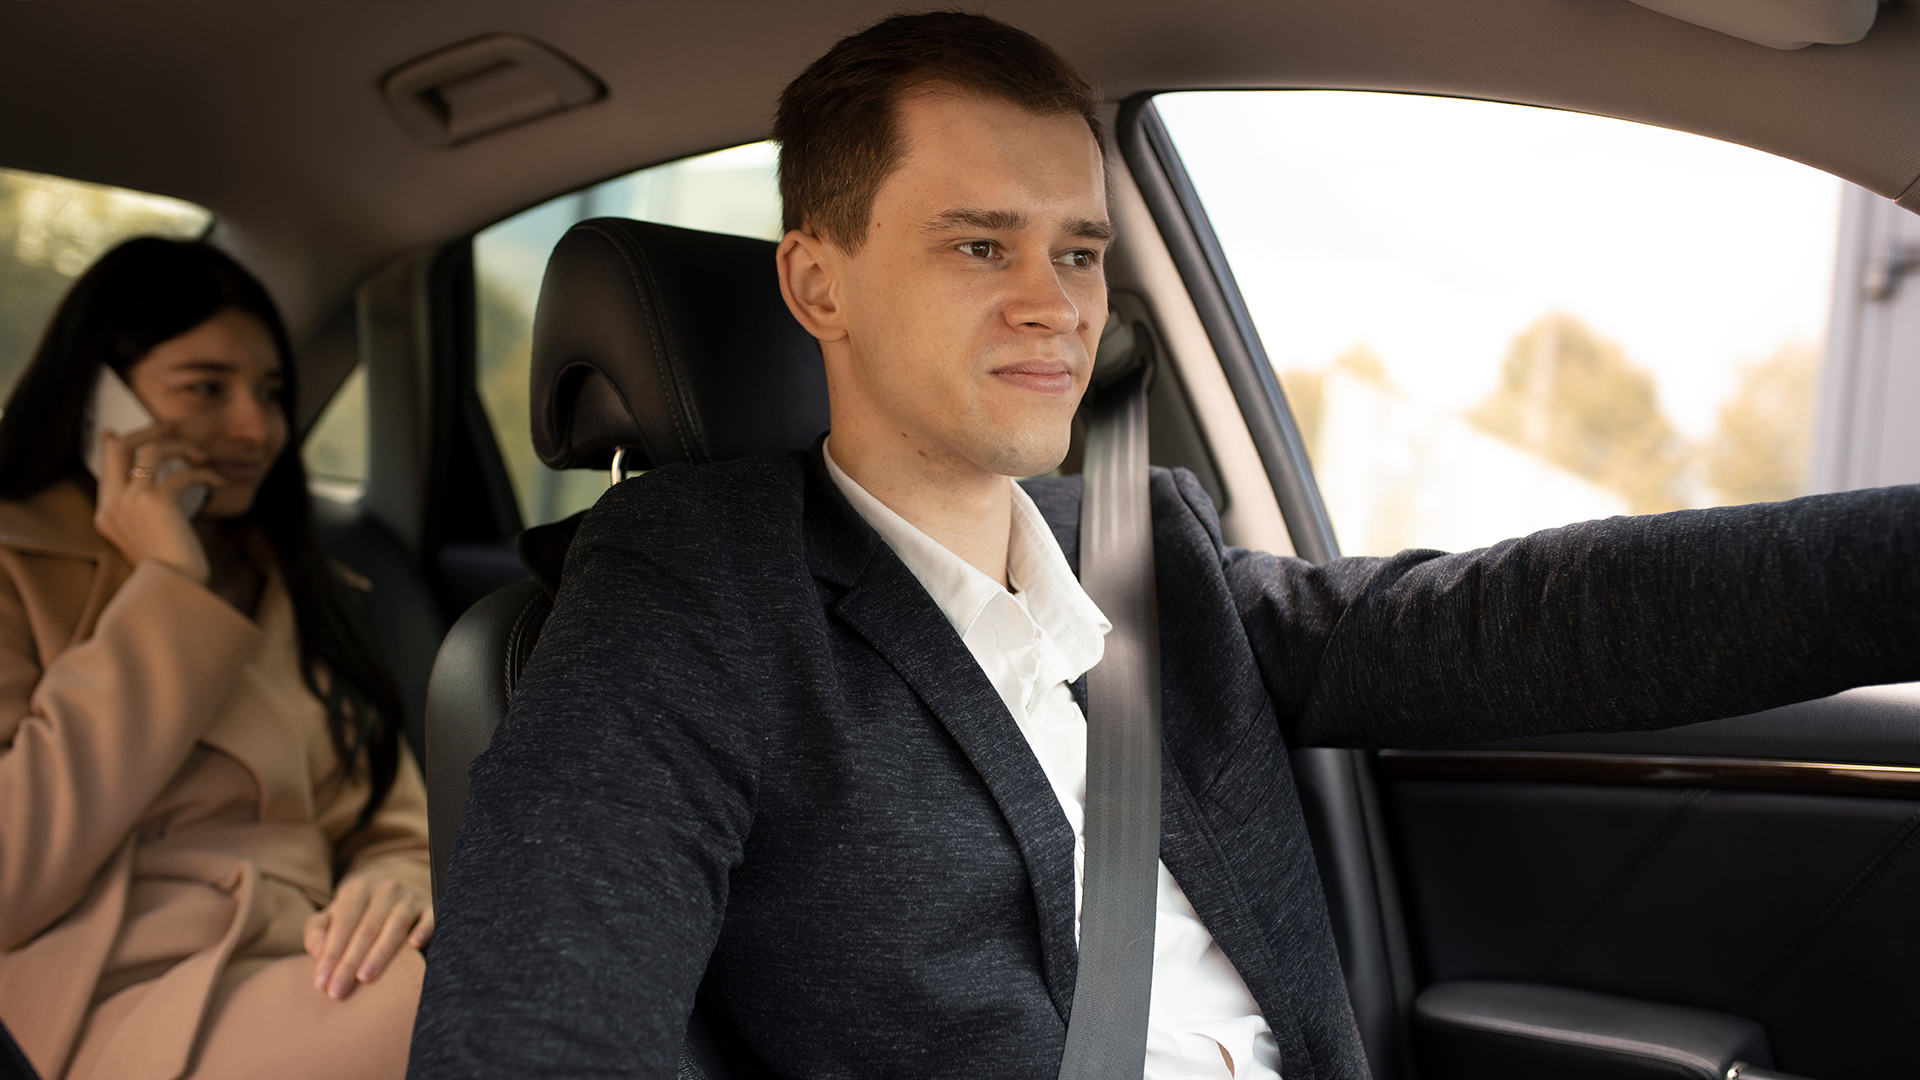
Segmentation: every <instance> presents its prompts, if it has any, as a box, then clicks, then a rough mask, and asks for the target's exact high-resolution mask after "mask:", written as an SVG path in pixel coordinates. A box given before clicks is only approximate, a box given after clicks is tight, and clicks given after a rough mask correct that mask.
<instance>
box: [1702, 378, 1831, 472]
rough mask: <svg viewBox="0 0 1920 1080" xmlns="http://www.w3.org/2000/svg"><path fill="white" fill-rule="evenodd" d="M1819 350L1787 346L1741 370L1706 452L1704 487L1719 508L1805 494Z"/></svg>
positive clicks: (1721, 407) (1723, 405)
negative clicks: (1709, 489) (1718, 502)
mask: <svg viewBox="0 0 1920 1080" xmlns="http://www.w3.org/2000/svg"><path fill="white" fill-rule="evenodd" d="M1819 367H1820V353H1819V350H1817V349H1814V348H1813V347H1811V346H1809V345H1806V344H1803V343H1801V342H1789V343H1787V344H1785V345H1782V346H1781V347H1780V348H1779V349H1777V350H1775V352H1774V354H1773V355H1772V356H1769V357H1767V358H1766V359H1765V360H1762V361H1760V362H1758V363H1754V364H1748V365H1745V366H1743V367H1742V368H1741V369H1740V384H1739V386H1738V387H1736V388H1735V389H1734V392H1733V395H1732V396H1731V397H1729V398H1727V400H1726V401H1725V402H1724V403H1723V404H1722V405H1721V406H1720V423H1719V430H1718V431H1717V432H1716V433H1715V435H1714V438H1713V441H1712V442H1711V443H1709V444H1708V445H1707V447H1706V471H1707V483H1708V484H1710V485H1711V486H1712V487H1713V489H1714V491H1715V492H1716V493H1717V494H1718V495H1719V497H1720V500H1721V501H1722V502H1723V503H1726V504H1729V505H1732V504H1736V503H1750V502H1776V501H1778V500H1781V499H1791V498H1793V497H1794V496H1796V495H1799V494H1802V493H1803V492H1804V491H1805V490H1806V483H1807V462H1808V458H1809V456H1810V454H1811V452H1812V445H1813V401H1814V375H1815V373H1816V372H1817V371H1818V370H1819Z"/></svg>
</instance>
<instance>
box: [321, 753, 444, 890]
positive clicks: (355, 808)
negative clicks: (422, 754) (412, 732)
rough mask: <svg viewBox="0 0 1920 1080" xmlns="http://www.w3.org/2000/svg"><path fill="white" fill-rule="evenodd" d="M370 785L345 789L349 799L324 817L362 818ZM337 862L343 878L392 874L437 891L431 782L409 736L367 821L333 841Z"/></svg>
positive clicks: (418, 887) (353, 820) (409, 883)
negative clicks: (430, 835) (431, 850)
mask: <svg viewBox="0 0 1920 1080" xmlns="http://www.w3.org/2000/svg"><path fill="white" fill-rule="evenodd" d="M367 791H368V785H366V784H364V783H361V784H354V785H352V788H351V790H350V791H345V792H342V796H341V798H342V801H343V803H344V804H345V805H342V806H340V807H338V808H335V809H334V811H333V813H332V814H326V813H323V814H322V815H321V816H322V818H323V819H326V818H328V817H332V818H335V819H339V820H343V821H344V822H346V823H348V827H349V828H351V827H352V825H354V824H357V823H358V822H359V818H360V812H361V809H362V808H363V807H364V806H365V805H366V803H365V800H366V797H367ZM334 865H336V866H339V867H343V868H344V869H343V871H342V873H341V875H340V877H341V878H342V880H344V879H346V878H349V877H361V878H368V879H374V878H393V879H394V880H396V881H399V882H400V883H401V884H403V885H405V886H407V887H408V888H411V889H413V890H414V891H416V892H418V893H419V894H420V895H422V896H431V895H433V882H432V880H431V878H432V874H431V871H430V869H429V867H430V865H431V864H430V862H429V859H428V855H427V787H426V784H425V782H424V781H422V780H421V777H420V765H419V763H417V762H416V761H414V759H413V751H412V750H410V749H408V748H407V744H406V742H405V741H404V740H402V741H401V743H400V765H399V768H397V769H396V770H394V774H393V787H392V789H391V790H389V791H388V792H387V797H386V800H385V801H384V802H382V803H381V804H380V809H378V810H376V811H374V812H373V819H372V820H371V821H368V822H367V823H366V825H365V826H362V827H360V828H354V829H352V831H350V832H348V833H347V834H346V835H345V836H343V837H341V838H340V839H339V840H337V841H336V842H335V844H334Z"/></svg>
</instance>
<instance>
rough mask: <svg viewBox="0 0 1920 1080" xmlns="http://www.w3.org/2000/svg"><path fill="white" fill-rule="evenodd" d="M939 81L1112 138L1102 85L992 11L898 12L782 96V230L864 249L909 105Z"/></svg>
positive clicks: (834, 51)
mask: <svg viewBox="0 0 1920 1080" xmlns="http://www.w3.org/2000/svg"><path fill="white" fill-rule="evenodd" d="M933 87H939V88H952V89H954V90H958V91H961V92H963V93H971V94H978V95H980V96H982V97H988V98H996V99H999V100H1003V101H1008V102H1011V103H1013V104H1015V105H1018V106H1020V107H1021V108H1023V109H1026V110H1027V111H1028V112H1031V113H1034V114H1035V115H1037V116H1057V115H1060V114H1063V113H1074V114H1078V115H1079V116H1081V117H1082V118H1083V119H1085V120H1086V122H1087V127H1088V128H1089V129H1090V130H1092V132H1093V136H1094V138H1095V139H1096V140H1098V139H1100V106H1101V103H1102V98H1101V96H1100V91H1099V89H1098V88H1096V87H1095V86H1094V85H1093V83H1092V82H1091V81H1090V80H1088V79H1087V77H1086V76H1085V75H1082V74H1081V73H1080V72H1079V71H1078V70H1077V69H1076V68H1074V66H1073V65H1072V64H1069V63H1067V61H1066V60H1065V59H1064V58H1062V57H1061V55H1060V54H1059V53H1057V52H1054V51H1053V49H1052V48H1051V47H1050V46H1048V45H1047V44H1046V43H1045V42H1043V41H1041V40H1040V39H1039V38H1036V37H1034V36H1033V35H1032V34H1029V33H1027V32H1026V31H1024V30H1019V29H1016V28H1014V27H1012V26H1008V25H1007V24H1006V23H1003V22H1001V21H1000V20H998V19H991V18H988V17H987V16H985V15H971V14H967V13H965V12H959V11H932V12H926V13H923V14H916V15H895V16H893V17H891V18H888V19H884V20H882V21H880V22H878V23H875V24H874V25H872V26H870V27H868V28H867V29H865V30H862V31H861V32H859V33H857V34H854V35H853V36H852V37H847V38H842V39H841V40H840V42H839V43H838V44H836V45H834V47H833V48H831V49H828V50H827V52H826V55H824V56H822V57H820V59H818V60H815V61H814V62H813V63H812V64H811V65H809V66H808V67H807V70H805V71H803V72H801V73H800V76H799V77H798V78H796V79H794V80H793V81H792V82H790V83H788V84H787V88H786V90H784V91H782V92H781V94H780V111H779V113H778V115H777V116H776V117H775V119H774V124H773V137H774V138H775V139H776V140H778V141H779V143H780V202H781V205H782V207H783V210H782V227H783V228H786V229H811V230H813V231H814V233H815V234H816V235H818V236H820V237H821V238H822V239H825V240H828V241H830V242H832V243H833V244H834V245H835V246H837V247H839V248H840V249H841V250H843V251H849V252H852V251H857V250H859V248H860V246H861V244H862V243H863V242H864V241H865V240H866V236H867V222H868V220H869V219H870V218H871V217H872V214H873V200H874V197H875V196H876V195H877V194H879V191H880V185H881V183H882V182H883V181H885V180H886V178H887V177H888V176H889V175H891V174H892V173H893V171H894V169H896V168H898V167H899V164H900V156H901V154H902V152H903V151H904V149H905V148H904V147H903V146H902V145H901V137H900V123H899V110H898V107H897V106H898V105H899V102H900V100H901V98H903V97H905V96H906V95H907V94H909V93H911V92H913V91H915V90H923V89H928V88H933ZM1104 152H1105V144H1104V142H1102V153H1104Z"/></svg>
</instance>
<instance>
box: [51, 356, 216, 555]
mask: <svg viewBox="0 0 1920 1080" xmlns="http://www.w3.org/2000/svg"><path fill="white" fill-rule="evenodd" d="M152 425H153V415H152V414H151V413H149V412H147V407H146V406H145V405H142V404H140V399H139V398H137V397H135V396H134V394H133V390H132V388H130V387H129V386H127V384H126V381H125V380H123V379H121V378H120V376H119V374H117V373H116V372H115V371H114V370H113V369H112V368H110V367H107V366H106V365H105V364H102V365H101V366H100V377H99V378H98V379H96V380H94V383H93V400H92V401H90V402H88V404H87V414H86V418H85V419H84V420H83V421H82V422H81V424H80V456H81V457H82V458H84V459H85V460H86V463H87V470H88V471H89V472H91V473H93V476H94V479H96V480H97V479H99V478H100V468H101V461H100V436H101V435H102V434H103V433H106V434H113V435H125V434H127V433H128V432H130V431H139V430H140V429H141V428H143V427H151V426H152ZM186 467H187V463H186V462H185V461H183V460H181V459H180V458H168V459H167V460H166V462H165V463H164V464H162V465H161V466H160V472H159V475H158V477H157V478H156V479H159V480H165V479H166V478H167V477H169V476H171V475H173V474H174V473H175V472H176V471H178V470H180V469H184V468H186ZM212 495H213V492H212V490H211V489H209V488H208V487H207V486H206V485H204V484H194V485H193V486H191V487H189V488H186V489H185V490H183V491H181V492H180V512H181V513H183V514H185V515H187V520H189V521H191V520H193V517H194V515H196V514H198V513H199V512H200V510H201V508H202V507H204V506H206V505H207V499H208V498H209V497H211V496H212Z"/></svg>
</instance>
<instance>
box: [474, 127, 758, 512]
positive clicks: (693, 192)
mask: <svg viewBox="0 0 1920 1080" xmlns="http://www.w3.org/2000/svg"><path fill="white" fill-rule="evenodd" d="M776 162H777V159H776V155H775V149H774V145H773V144H772V143H769V142H758V143H748V144H747V145H745V146H736V147H733V148H732V149H728V150H721V151H718V152H716V153H711V154H702V155H700V156H698V157H691V158H685V159H682V160H679V161H672V162H668V163H666V164H664V165H656V166H653V167H652V168H647V169H641V170H639V171H638V172H633V173H629V174H627V175H625V176H621V177H618V178H616V179H613V180H608V181H606V182H605V183H601V184H596V185H594V186H593V187H590V188H586V189H585V190H582V191H578V192H574V193H573V194H570V195H563V196H561V197H559V198H557V199H553V200H551V201H549V202H545V203H542V204H540V205H539V206H536V207H534V208H532V209H530V210H526V211H524V212H522V213H519V214H516V215H514V216H513V217H510V218H508V219H506V220H505V221H502V222H500V223H499V224H497V225H494V226H493V227H491V228H488V229H486V230H483V231H482V232H480V233H479V234H477V235H476V236H475V237H474V239H473V262H474V282H475V285H474V287H475V289H476V290H477V292H478V295H477V296H476V297H475V309H476V311H477V320H478V327H477V330H478V333H477V335H476V354H477V355H476V364H477V366H478V372H477V374H478V381H479V389H480V400H481V401H482V403H483V404H484V405H485V407H486V410H487V418H488V421H489V422H490V423H491V424H492V425H493V433H494V440H495V442H496V443H498V445H499V447H500V454H501V457H502V458H504V459H505V461H506V466H507V473H508V475H509V476H510V477H511V478H512V481H513V489H514V496H515V498H516V499H517V500H518V501H519V504H520V515H521V518H522V520H523V521H525V522H526V524H527V525H529V526H533V525H543V524H546V523H547V522H550V521H557V520H559V519H561V518H564V517H567V516H568V515H570V514H573V513H575V512H576V511H579V510H584V509H586V508H587V507H588V506H591V505H593V502H594V500H596V499H598V498H599V497H600V494H601V493H602V492H604V491H605V490H606V489H607V477H606V475H605V474H604V473H600V472H595V471H592V470H580V469H576V470H572V471H570V472H555V471H553V470H552V469H549V468H547V467H546V466H545V465H544V464H542V463H541V462H540V459H539V458H538V457H536V456H535V455H534V452H533V439H532V434H531V431H530V429H529V427H528V412H527V408H528V406H527V391H528V369H529V367H530V365H531V363H532V351H531V350H532V344H533V309H534V304H535V302H536V301H537V300H538V299H539V295H540V278H541V275H542V274H543V273H544V272H545V271H546V266H547V256H548V255H549V254H550V253H551V252H552V251H553V246H554V244H555V243H557V242H559V240H560V237H561V235H562V234H563V233H565V232H566V231H567V229H568V228H569V227H570V226H572V225H573V224H574V223H575V222H579V221H585V220H586V219H588V218H594V217H627V218H635V219H638V220H641V221H652V222H658V223H660V224H663V225H677V226H680V227H682V228H688V229H703V230H706V231H708V232H721V233H731V234H734V235H737V236H752V237H758V238H760V239H764V240H778V239H779V238H780V190H779V181H778V176H777V173H776V167H777V165H776Z"/></svg>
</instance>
